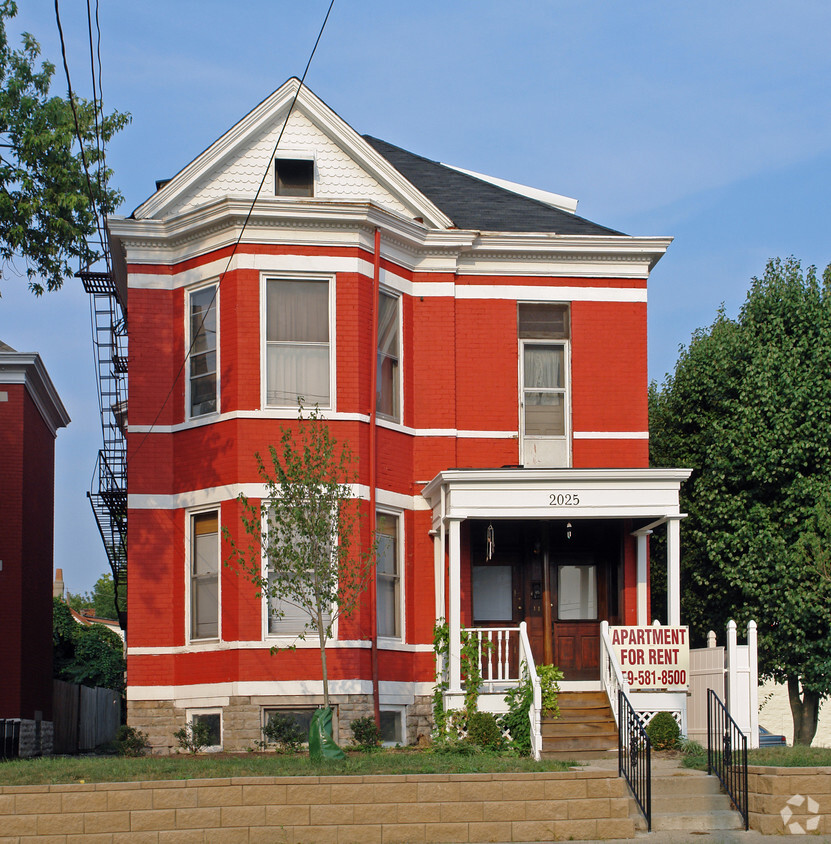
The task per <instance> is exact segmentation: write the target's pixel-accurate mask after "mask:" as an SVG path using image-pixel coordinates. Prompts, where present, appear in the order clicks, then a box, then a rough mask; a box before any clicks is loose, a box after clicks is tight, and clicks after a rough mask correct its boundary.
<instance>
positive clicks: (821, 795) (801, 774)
mask: <svg viewBox="0 0 831 844" xmlns="http://www.w3.org/2000/svg"><path fill="white" fill-rule="evenodd" d="M747 789H748V810H749V820H750V828H751V829H754V830H757V831H758V832H761V833H763V834H764V835H804V834H808V835H810V834H814V835H831V768H774V767H767V766H761V765H750V766H748V769H747Z"/></svg>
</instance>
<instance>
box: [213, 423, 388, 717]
mask: <svg viewBox="0 0 831 844" xmlns="http://www.w3.org/2000/svg"><path fill="white" fill-rule="evenodd" d="M298 423H299V424H298V425H296V426H295V427H293V428H287V427H283V428H282V429H281V436H280V447H279V449H278V448H275V447H274V446H269V454H270V458H271V459H270V466H266V464H265V462H264V461H263V459H262V457H261V456H260V454H259V453H257V454H255V458H256V460H257V468H258V470H259V473H260V477H261V478H262V480H263V482H264V483H265V485H266V488H267V492H266V495H265V497H264V498H263V499H262V501H261V502H260V503H259V504H252V503H251V502H250V501H249V500H248V499H247V498H246V497H245V495H242V494H240V496H239V501H240V502H241V504H242V509H243V512H242V524H243V527H244V529H245V533H246V534H247V535H248V537H249V544H248V547H247V548H242V547H240V546H238V545H237V543H236V542H235V541H234V539H233V537H232V535H231V533H230V531H229V530H228V529H227V528H224V529H223V535H224V537H225V539H226V541H227V542H228V543H229V545H230V546H231V554H230V556H229V557H228V560H227V563H228V564H229V565H233V566H234V567H236V569H237V570H238V572H240V573H242V574H243V575H244V576H245V577H246V578H247V579H249V580H250V581H251V582H252V583H253V584H254V585H255V586H256V587H257V589H258V590H259V594H260V596H263V595H264V596H267V597H269V598H270V599H271V601H272V602H271V609H270V612H271V615H272V617H281V616H283V615H284V614H285V610H284V609H282V608H281V604H283V605H285V604H289V605H291V606H293V607H295V608H296V609H298V610H300V611H301V612H302V613H303V615H304V617H305V619H306V620H305V623H304V626H303V630H302V631H301V632H300V634H299V635H298V638H299V639H304V638H305V635H306V633H308V632H311V633H314V634H316V635H317V637H318V642H319V645H320V661H321V669H322V675H323V699H324V707H325V708H328V707H329V679H328V673H327V669H326V642H327V641H328V640H329V639H330V638H331V636H332V628H333V625H334V623H335V621H336V620H337V619H338V618H339V617H341V616H345V615H349V614H350V613H351V612H352V611H353V610H354V608H355V606H356V605H357V603H358V600H359V598H360V595H361V593H362V592H363V590H364V589H365V588H366V587H367V585H368V583H369V576H370V574H371V572H372V564H373V561H374V546H373V547H372V548H371V549H370V551H369V552H361V551H360V549H359V548H357V547H353V546H354V545H355V542H354V540H355V539H356V532H357V530H358V527H359V525H358V513H357V511H356V509H355V508H354V506H350V500H351V499H352V488H351V483H352V482H353V481H354V478H355V475H354V472H353V470H352V455H351V451H350V449H349V447H348V446H347V445H343V446H342V447H338V444H337V441H336V440H335V439H334V437H333V436H332V434H331V432H330V431H329V428H328V426H327V425H326V423H325V422H324V421H323V419H322V417H321V415H320V413H319V411H318V409H317V408H315V409H314V410H313V411H311V413H310V414H309V415H308V416H306V417H304V415H303V408H302V406H301V408H300V413H299V420H298ZM275 650H277V649H272V652H274V651H275Z"/></svg>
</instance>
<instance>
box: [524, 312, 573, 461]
mask: <svg viewBox="0 0 831 844" xmlns="http://www.w3.org/2000/svg"><path fill="white" fill-rule="evenodd" d="M568 317H569V314H568V307H567V306H566V305H555V304H549V303H533V304H532V303H520V304H519V306H518V327H519V346H520V427H521V436H522V452H523V454H522V457H523V463H524V465H526V466H568V465H569V460H570V449H569V434H570V408H569V383H568V381H569V378H568V372H569V358H568V339H569V318H568Z"/></svg>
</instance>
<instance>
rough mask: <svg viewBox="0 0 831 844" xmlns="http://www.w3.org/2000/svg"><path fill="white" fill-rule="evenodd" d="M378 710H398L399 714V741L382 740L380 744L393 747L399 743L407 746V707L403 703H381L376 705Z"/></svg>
mask: <svg viewBox="0 0 831 844" xmlns="http://www.w3.org/2000/svg"><path fill="white" fill-rule="evenodd" d="M378 709H379V711H380V712H398V713H400V714H401V737H400V740H399V741H384V742H381V744H382V745H383V746H384V747H395V746H396V745H398V744H400V745H401V747H406V746H407V707H406V705H405V704H394V703H393V704H391V703H382V704H381V705H380V706H379V707H378Z"/></svg>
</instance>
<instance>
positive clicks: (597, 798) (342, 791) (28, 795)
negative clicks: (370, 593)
mask: <svg viewBox="0 0 831 844" xmlns="http://www.w3.org/2000/svg"><path fill="white" fill-rule="evenodd" d="M629 810H630V798H629V797H628V795H627V792H626V785H625V782H624V780H622V779H619V778H617V777H611V776H609V774H608V773H607V772H604V771H574V772H564V773H540V774H430V775H427V774H423V775H408V776H367V777H345V776H343V777H257V778H228V779H214V780H211V779H202V780H186V781H161V782H135V783H98V784H93V783H90V784H85V785H80V784H78V785H75V784H73V785H41V786H5V787H0V839H2V840H3V841H4V842H9V844H12V842H13V843H14V844H18V842H22V841H24V840H25V841H37V840H38V839H43V840H44V841H47V840H48V841H53V842H58V841H60V842H61V844H69V842H72V841H78V842H81V841H93V840H94V841H101V842H114V841H119V842H130V841H136V842H139V841H142V842H144V841H153V842H166V841H171V842H173V841H176V842H190V841H200V842H201V841H213V840H216V841H220V840H221V841H241V842H242V841H245V842H248V841H264V840H267V841H271V842H283V841H285V842H290V841H321V842H324V841H325V842H329V841H338V842H353V841H354V842H360V844H374V842H379V844H380V842H382V841H460V842H480V841H551V840H555V839H569V838H572V839H587V838H588V839H595V840H600V839H610V838H631V837H632V836H633V835H634V823H633V821H632V819H631V818H630V816H629Z"/></svg>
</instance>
